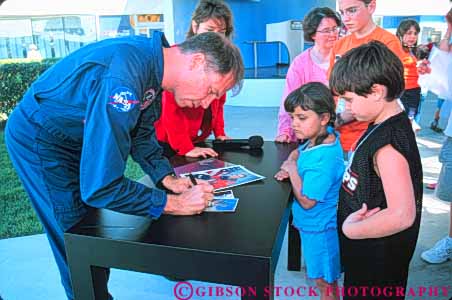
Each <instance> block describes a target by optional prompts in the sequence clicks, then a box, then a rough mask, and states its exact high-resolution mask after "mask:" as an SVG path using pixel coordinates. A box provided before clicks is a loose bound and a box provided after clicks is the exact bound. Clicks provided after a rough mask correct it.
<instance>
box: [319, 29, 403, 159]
mask: <svg viewBox="0 0 452 300" xmlns="http://www.w3.org/2000/svg"><path fill="white" fill-rule="evenodd" d="M375 40H376V41H379V42H382V43H383V44H385V45H386V46H387V47H388V48H389V49H391V50H392V52H394V53H395V55H397V56H398V57H399V58H400V60H401V61H402V62H403V61H404V59H405V57H406V56H407V55H408V54H407V53H406V52H405V51H403V48H402V45H401V44H400V41H399V40H398V39H397V37H396V36H395V35H393V34H392V33H390V32H389V31H386V30H384V29H383V28H381V27H378V26H377V27H376V28H375V29H374V30H373V31H372V32H371V33H370V34H368V35H367V36H365V37H362V38H357V37H355V35H354V34H350V35H347V36H344V37H343V38H341V39H339V40H338V41H337V42H336V44H335V45H334V47H333V49H332V51H331V56H330V68H329V70H328V77H329V75H330V74H331V71H332V68H333V66H334V63H335V62H336V60H338V59H340V57H341V56H342V55H344V54H345V53H346V52H347V51H348V50H350V49H353V48H356V47H359V46H361V45H363V44H366V43H368V42H370V41H375ZM367 127H368V123H367V122H360V121H352V122H350V123H347V124H344V125H342V126H341V127H339V128H338V129H337V131H338V132H339V133H340V142H341V145H342V149H344V151H349V150H350V149H351V147H352V146H353V144H354V143H355V142H356V141H357V140H358V139H359V137H360V136H361V135H362V134H363V132H364V131H366V129H367Z"/></svg>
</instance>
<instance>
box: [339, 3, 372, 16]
mask: <svg viewBox="0 0 452 300" xmlns="http://www.w3.org/2000/svg"><path fill="white" fill-rule="evenodd" d="M364 6H365V7H367V4H364ZM361 8H363V7H362V6H361V7H359V6H352V7H349V8H346V9H345V10H340V11H339V14H340V15H341V17H345V16H347V17H349V18H352V17H354V16H356V14H357V13H358V11H359V10H360V9H361Z"/></svg>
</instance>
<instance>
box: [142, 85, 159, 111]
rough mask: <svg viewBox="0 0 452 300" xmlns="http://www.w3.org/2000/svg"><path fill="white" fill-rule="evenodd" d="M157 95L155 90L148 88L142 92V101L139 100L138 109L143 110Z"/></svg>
mask: <svg viewBox="0 0 452 300" xmlns="http://www.w3.org/2000/svg"><path fill="white" fill-rule="evenodd" d="M156 96H157V92H156V91H155V90H154V89H153V88H150V89H148V90H147V91H146V92H144V97H143V101H141V105H140V110H145V109H146V108H148V107H149V105H151V103H152V102H154V100H155V97H156Z"/></svg>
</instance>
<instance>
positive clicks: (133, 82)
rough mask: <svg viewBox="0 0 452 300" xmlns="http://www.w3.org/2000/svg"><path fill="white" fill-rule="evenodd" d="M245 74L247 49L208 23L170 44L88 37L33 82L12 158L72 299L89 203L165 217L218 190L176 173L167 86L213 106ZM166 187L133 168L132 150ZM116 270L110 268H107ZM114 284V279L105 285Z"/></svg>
mask: <svg viewBox="0 0 452 300" xmlns="http://www.w3.org/2000/svg"><path fill="white" fill-rule="evenodd" d="M242 78H243V63H242V58H241V56H240V52H239V51H238V49H237V48H236V47H235V46H234V45H232V44H231V42H230V41H228V40H227V39H226V38H225V37H224V36H222V35H219V34H216V33H212V32H208V33H204V34H199V35H196V36H194V37H192V38H191V39H188V40H186V41H185V42H183V43H182V44H180V45H177V46H176V47H172V48H169V47H168V42H167V41H166V39H165V37H164V35H163V34H162V33H160V32H155V33H154V34H153V36H152V38H143V37H126V38H117V39H109V40H104V41H101V42H97V43H93V44H90V45H87V46H85V47H83V48H81V49H79V50H77V51H75V52H73V53H72V54H70V55H69V56H67V57H65V58H64V59H62V60H61V61H60V62H58V63H57V64H56V65H54V66H53V67H52V68H50V69H49V70H48V71H46V72H45V73H44V74H43V75H41V76H40V77H39V78H38V79H37V80H36V81H35V82H34V83H33V84H32V85H31V87H30V88H29V90H28V91H27V92H26V94H25V95H24V97H23V99H22V101H21V102H20V104H19V105H18V106H17V107H16V109H15V110H14V111H13V113H12V114H11V116H10V117H9V120H8V123H7V126H6V129H5V138H6V145H7V149H8V152H9V155H10V158H11V160H12V162H13V165H14V167H15V169H16V171H17V173H18V175H19V177H20V179H21V181H22V183H23V185H24V187H25V190H26V191H27V193H28V196H29V198H30V200H31V203H32V205H33V207H34V209H35V211H36V213H37V215H38V217H39V219H40V220H41V222H42V224H43V226H44V229H45V231H46V233H47V237H48V240H49V242H50V246H51V249H52V251H53V254H54V256H55V260H56V262H57V265H58V268H59V271H60V275H61V280H62V283H63V286H64V288H65V291H66V295H67V297H68V299H73V294H72V288H71V283H70V278H69V272H68V265H67V261H66V252H65V247H64V240H63V233H64V232H65V231H66V230H68V229H69V228H70V227H72V226H73V225H75V224H76V223H77V222H79V221H80V220H81V219H82V218H83V217H84V216H85V215H86V213H87V211H88V209H89V208H91V207H94V208H107V209H111V210H115V211H119V212H122V213H128V214H134V215H140V216H149V217H150V218H153V219H156V218H158V217H159V216H160V215H161V214H162V213H166V214H174V215H191V214H199V213H201V212H202V211H203V210H204V208H205V207H206V206H207V203H208V202H209V201H210V200H211V199H213V194H212V193H213V188H212V186H211V185H209V184H208V183H206V182H200V184H198V185H196V186H192V184H191V183H190V180H188V179H186V178H176V177H175V176H173V169H172V167H171V166H170V164H169V163H168V161H167V160H166V159H165V158H164V157H163V156H162V149H161V148H160V147H159V145H158V142H157V140H156V138H155V132H154V127H153V124H154V122H155V121H156V120H158V118H159V116H160V110H161V102H160V92H161V90H162V89H166V90H169V91H171V92H173V93H174V94H175V97H176V102H177V103H178V105H179V106H181V107H198V106H202V107H204V108H207V107H208V106H209V105H210V102H211V101H212V100H213V99H215V98H218V97H220V96H222V95H223V94H224V93H225V92H226V91H227V90H229V89H231V88H232V87H233V86H234V85H235V84H236V83H238V82H240V81H241V80H242ZM129 154H130V155H131V156H132V158H133V159H134V160H135V161H136V162H138V163H139V164H140V166H141V168H142V169H143V171H144V172H145V173H146V174H148V175H149V176H150V177H151V179H152V180H153V182H155V183H157V186H159V187H162V188H165V189H167V190H169V191H171V192H173V193H174V194H168V195H167V194H166V193H165V192H164V191H163V190H160V189H152V188H149V187H147V186H145V185H142V184H140V183H138V182H135V181H132V180H130V179H127V178H125V177H124V170H125V166H126V161H127V158H128V156H129ZM104 275H105V276H106V278H107V279H108V270H106V273H105V274H104ZM105 288H106V287H105Z"/></svg>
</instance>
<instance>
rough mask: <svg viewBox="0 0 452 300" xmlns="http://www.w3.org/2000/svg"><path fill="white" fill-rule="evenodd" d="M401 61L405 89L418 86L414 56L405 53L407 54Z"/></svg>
mask: <svg viewBox="0 0 452 300" xmlns="http://www.w3.org/2000/svg"><path fill="white" fill-rule="evenodd" d="M405 53H406V52H405ZM402 63H403V77H404V78H405V90H409V89H414V88H418V87H419V83H418V80H419V73H418V72H417V59H416V57H414V56H413V55H410V54H409V53H407V56H406V57H405V58H404V59H403V60H402Z"/></svg>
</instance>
